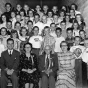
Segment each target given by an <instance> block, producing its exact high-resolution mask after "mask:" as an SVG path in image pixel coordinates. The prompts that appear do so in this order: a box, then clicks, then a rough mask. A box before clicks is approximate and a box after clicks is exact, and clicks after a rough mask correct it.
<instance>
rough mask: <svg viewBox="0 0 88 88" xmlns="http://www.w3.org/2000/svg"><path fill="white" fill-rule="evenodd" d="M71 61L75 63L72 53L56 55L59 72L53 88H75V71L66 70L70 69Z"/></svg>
mask: <svg viewBox="0 0 88 88" xmlns="http://www.w3.org/2000/svg"><path fill="white" fill-rule="evenodd" d="M72 61H73V62H75V56H74V55H73V54H72V53H70V52H67V53H58V64H59V70H58V72H57V81H56V84H55V88H76V83H75V78H76V75H75V69H74V68H73V69H67V68H69V67H71V62H72Z"/></svg>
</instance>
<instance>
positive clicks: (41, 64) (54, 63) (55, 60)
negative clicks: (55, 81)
mask: <svg viewBox="0 0 88 88" xmlns="http://www.w3.org/2000/svg"><path fill="white" fill-rule="evenodd" d="M45 58H46V54H42V55H40V56H39V66H38V67H39V70H40V72H41V73H42V75H43V74H45V73H44V72H42V71H43V70H45V64H46V63H45ZM50 58H51V62H52V64H51V66H50V69H52V72H51V73H50V75H53V76H55V74H56V72H57V69H58V57H57V54H50Z"/></svg>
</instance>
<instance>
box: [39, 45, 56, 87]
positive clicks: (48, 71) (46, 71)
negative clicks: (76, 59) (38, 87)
mask: <svg viewBox="0 0 88 88" xmlns="http://www.w3.org/2000/svg"><path fill="white" fill-rule="evenodd" d="M44 51H45V53H43V54H42V55H40V56H39V70H40V72H41V76H42V79H41V81H42V88H48V86H49V88H55V75H56V71H57V69H58V58H57V55H56V54H51V48H50V46H48V45H47V46H45V50H44ZM48 84H49V85H48Z"/></svg>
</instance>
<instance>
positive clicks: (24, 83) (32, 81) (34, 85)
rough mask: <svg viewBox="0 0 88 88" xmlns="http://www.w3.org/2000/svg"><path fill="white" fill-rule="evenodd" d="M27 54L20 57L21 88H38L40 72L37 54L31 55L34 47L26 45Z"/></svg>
mask: <svg viewBox="0 0 88 88" xmlns="http://www.w3.org/2000/svg"><path fill="white" fill-rule="evenodd" d="M24 50H25V53H24V54H21V55H20V64H19V71H20V72H19V84H20V87H19V88H29V86H30V88H38V82H39V71H38V62H37V57H36V56H35V54H33V53H31V50H32V45H31V44H30V43H26V44H25V45H24Z"/></svg>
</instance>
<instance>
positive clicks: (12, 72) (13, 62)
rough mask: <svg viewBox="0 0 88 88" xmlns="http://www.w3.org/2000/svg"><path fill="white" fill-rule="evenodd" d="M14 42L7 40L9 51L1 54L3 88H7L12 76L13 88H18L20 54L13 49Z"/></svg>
mask: <svg viewBox="0 0 88 88" xmlns="http://www.w3.org/2000/svg"><path fill="white" fill-rule="evenodd" d="M13 47H14V40H13V39H11V38H9V39H7V48H8V49H7V50H6V51H4V52H3V53H2V54H1V63H0V65H1V88H6V86H7V83H8V76H11V80H12V85H13V88H17V86H18V77H17V72H18V70H17V68H18V65H19V55H20V53H19V52H18V51H16V50H14V49H13Z"/></svg>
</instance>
